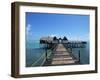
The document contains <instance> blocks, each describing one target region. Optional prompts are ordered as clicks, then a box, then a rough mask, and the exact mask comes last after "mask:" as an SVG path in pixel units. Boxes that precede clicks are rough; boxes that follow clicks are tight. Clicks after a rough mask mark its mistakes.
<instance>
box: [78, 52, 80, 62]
mask: <svg viewBox="0 0 100 80" xmlns="http://www.w3.org/2000/svg"><path fill="white" fill-rule="evenodd" d="M78 55H79V63H80V50H79V52H78Z"/></svg>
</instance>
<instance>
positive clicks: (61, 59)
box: [44, 43, 78, 66]
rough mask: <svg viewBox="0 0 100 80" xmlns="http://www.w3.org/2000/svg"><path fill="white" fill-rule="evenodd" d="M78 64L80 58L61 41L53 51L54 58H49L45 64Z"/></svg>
mask: <svg viewBox="0 0 100 80" xmlns="http://www.w3.org/2000/svg"><path fill="white" fill-rule="evenodd" d="M67 64H78V60H77V59H75V58H74V56H73V55H71V53H70V52H68V50H67V49H66V48H65V46H64V45H63V44H61V43H59V44H57V46H56V47H55V48H54V50H53V52H52V58H51V59H50V60H47V61H46V62H45V63H44V65H49V66H50V65H67Z"/></svg>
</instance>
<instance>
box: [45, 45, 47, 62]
mask: <svg viewBox="0 0 100 80" xmlns="http://www.w3.org/2000/svg"><path fill="white" fill-rule="evenodd" d="M45 51H46V54H45V57H46V61H47V44H46V50H45Z"/></svg>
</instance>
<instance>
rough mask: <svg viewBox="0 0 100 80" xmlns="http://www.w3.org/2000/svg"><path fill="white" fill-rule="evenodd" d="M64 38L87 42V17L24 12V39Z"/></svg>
mask: <svg viewBox="0 0 100 80" xmlns="http://www.w3.org/2000/svg"><path fill="white" fill-rule="evenodd" d="M43 36H57V37H63V36H66V37H67V38H68V39H69V40H85V41H86V40H89V16H88V15H72V14H48V13H32V12H26V38H27V40H37V39H40V38H41V37H43Z"/></svg>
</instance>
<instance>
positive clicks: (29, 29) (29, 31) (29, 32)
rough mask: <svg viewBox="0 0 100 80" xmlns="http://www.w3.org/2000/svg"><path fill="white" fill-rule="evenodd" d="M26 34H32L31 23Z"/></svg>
mask: <svg viewBox="0 0 100 80" xmlns="http://www.w3.org/2000/svg"><path fill="white" fill-rule="evenodd" d="M26 34H27V35H30V34H31V24H28V25H27V27H26Z"/></svg>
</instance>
